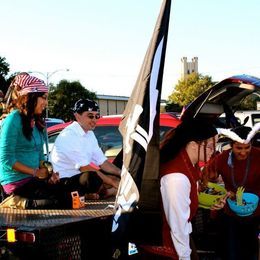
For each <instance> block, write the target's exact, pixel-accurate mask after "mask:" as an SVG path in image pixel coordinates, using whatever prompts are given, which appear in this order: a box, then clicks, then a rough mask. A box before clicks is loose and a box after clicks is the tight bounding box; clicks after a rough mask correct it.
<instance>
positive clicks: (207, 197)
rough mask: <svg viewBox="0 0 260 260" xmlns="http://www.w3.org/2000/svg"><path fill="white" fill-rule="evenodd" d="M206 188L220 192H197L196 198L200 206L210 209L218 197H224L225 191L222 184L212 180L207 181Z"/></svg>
mask: <svg viewBox="0 0 260 260" xmlns="http://www.w3.org/2000/svg"><path fill="white" fill-rule="evenodd" d="M208 188H211V189H212V188H214V190H215V191H217V192H221V194H219V195H213V194H210V193H206V192H199V195H198V199H199V207H200V208H204V209H210V208H211V207H212V206H213V205H214V204H216V203H217V202H218V200H219V199H221V198H224V197H225V195H226V193H227V191H226V189H225V188H224V187H223V186H221V185H219V184H216V183H213V182H208Z"/></svg>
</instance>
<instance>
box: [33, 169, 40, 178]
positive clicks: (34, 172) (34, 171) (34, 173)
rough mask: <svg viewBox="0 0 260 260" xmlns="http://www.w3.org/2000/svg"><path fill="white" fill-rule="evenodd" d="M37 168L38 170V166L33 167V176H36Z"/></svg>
mask: <svg viewBox="0 0 260 260" xmlns="http://www.w3.org/2000/svg"><path fill="white" fill-rule="evenodd" d="M37 170H39V168H35V169H34V170H33V177H36V173H37Z"/></svg>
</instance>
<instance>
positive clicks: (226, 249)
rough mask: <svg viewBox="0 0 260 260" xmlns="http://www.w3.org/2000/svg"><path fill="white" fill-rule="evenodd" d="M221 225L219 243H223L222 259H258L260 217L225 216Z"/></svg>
mask: <svg viewBox="0 0 260 260" xmlns="http://www.w3.org/2000/svg"><path fill="white" fill-rule="evenodd" d="M219 224H220V226H219V228H220V233H219V235H220V236H219V241H220V242H222V243H221V244H222V246H221V248H220V251H221V253H220V255H221V256H222V258H221V259H228V260H245V259H246V260H257V259H258V252H259V245H258V232H259V230H258V227H259V224H260V219H259V217H258V218H257V217H255V218H250V217H230V216H227V215H224V214H223V215H222V216H221V219H220V222H219Z"/></svg>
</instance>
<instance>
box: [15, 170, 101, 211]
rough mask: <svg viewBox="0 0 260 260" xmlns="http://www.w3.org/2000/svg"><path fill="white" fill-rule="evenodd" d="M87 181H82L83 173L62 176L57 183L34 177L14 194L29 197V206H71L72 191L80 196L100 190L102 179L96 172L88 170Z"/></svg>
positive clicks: (66, 207)
mask: <svg viewBox="0 0 260 260" xmlns="http://www.w3.org/2000/svg"><path fill="white" fill-rule="evenodd" d="M84 174H87V179H86V178H85V179H86V182H85V183H83V184H82V183H80V176H81V174H77V175H75V176H73V177H71V178H62V179H61V180H60V182H59V183H57V184H49V183H48V182H47V181H44V180H39V179H37V178H32V179H31V180H30V181H29V182H27V183H25V184H24V185H23V186H21V187H19V188H18V189H16V190H15V192H14V194H15V195H19V196H21V197H24V198H26V199H28V208H46V209H48V208H65V209H68V208H71V207H72V197H71V192H73V191H78V193H79V195H80V196H84V195H85V194H86V193H94V192H97V190H99V188H100V186H101V185H102V180H101V179H100V178H99V177H98V176H97V174H96V172H88V173H84Z"/></svg>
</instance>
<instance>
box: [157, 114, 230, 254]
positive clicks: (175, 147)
mask: <svg viewBox="0 0 260 260" xmlns="http://www.w3.org/2000/svg"><path fill="white" fill-rule="evenodd" d="M216 141H217V130H216V128H215V127H214V126H213V125H211V124H209V123H207V122H205V121H202V120H198V119H190V120H188V121H184V122H182V123H181V124H180V125H179V126H178V127H177V128H176V129H173V130H172V131H171V133H169V134H168V135H167V136H166V137H165V140H163V142H162V145H161V152H160V160H161V165H160V175H161V179H160V184H161V188H160V190H161V196H162V203H163V229H162V235H163V246H164V247H166V248H170V249H171V250H170V251H171V253H170V255H168V256H169V257H171V258H172V259H190V258H191V257H194V256H196V249H195V248H193V243H191V242H190V234H191V232H192V224H191V220H192V219H193V218H194V217H195V215H196V212H197V209H198V188H197V187H198V182H199V180H200V170H199V165H198V164H199V162H200V161H204V162H206V161H208V160H209V158H210V157H211V155H212V154H213V153H214V151H215V143H216ZM224 204H225V200H224V199H223V200H221V201H220V202H219V203H218V204H216V205H214V206H213V208H214V209H220V208H222V207H223V206H224Z"/></svg>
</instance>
